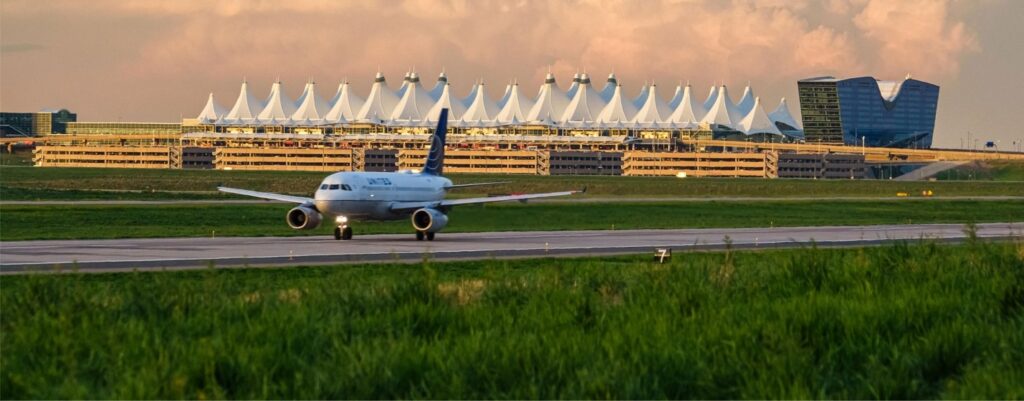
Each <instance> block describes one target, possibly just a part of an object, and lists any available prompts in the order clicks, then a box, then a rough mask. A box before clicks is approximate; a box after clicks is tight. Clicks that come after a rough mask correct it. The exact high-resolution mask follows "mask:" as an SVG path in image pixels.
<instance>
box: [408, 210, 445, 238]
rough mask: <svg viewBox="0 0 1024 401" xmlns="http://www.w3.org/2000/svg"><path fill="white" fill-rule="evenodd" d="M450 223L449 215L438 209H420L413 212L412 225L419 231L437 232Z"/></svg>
mask: <svg viewBox="0 0 1024 401" xmlns="http://www.w3.org/2000/svg"><path fill="white" fill-rule="evenodd" d="M446 225H448V216H447V215H445V214H444V213H441V211H439V210H437V209H420V210H417V211H415V212H413V213H412V227H413V228H415V229H416V230H419V231H424V232H428V233H436V232H439V231H441V230H442V229H444V226H446Z"/></svg>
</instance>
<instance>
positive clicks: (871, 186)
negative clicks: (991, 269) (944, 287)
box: [0, 167, 1024, 200]
mask: <svg viewBox="0 0 1024 401" xmlns="http://www.w3.org/2000/svg"><path fill="white" fill-rule="evenodd" d="M324 176H325V173H319V172H279V171H220V170H142V169H95V168H93V169H89V168H22V167H17V168H15V167H0V199H3V200H36V199H51V200H73V199H230V198H232V197H230V196H227V195H223V194H218V193H216V192H215V191H216V187H217V186H218V185H226V186H233V187H239V188H248V189H254V190H259V191H269V192H279V193H288V194H296V195H309V194H310V193H311V192H312V190H313V189H314V188H315V187H316V186H317V185H318V184H319V183H320V181H321V180H322V179H323V177H324ZM451 178H452V180H453V181H455V182H456V183H471V182H491V181H510V182H509V183H508V184H505V185H497V186H487V187H478V188H471V189H470V188H467V189H463V190H457V191H453V193H452V195H453V196H471V195H474V196H475V195H485V194H488V193H491V194H495V193H512V192H545V191H562V190H566V189H576V188H582V187H587V189H588V191H587V194H586V195H585V196H588V197H779V198H798V197H844V196H846V197H851V196H852V197H881V198H891V197H895V195H896V193H897V192H906V193H908V194H910V195H911V196H917V194H920V193H921V191H922V190H926V189H927V190H932V191H933V192H934V193H935V196H939V197H941V196H991V195H997V196H998V195H1002V196H1006V195H1009V196H1024V186H1022V185H1017V184H1016V183H1001V182H892V181H875V180H857V181H851V180H796V179H790V180H783V179H776V180H765V179H713V178H700V179H692V178H690V179H678V178H674V177H583V176H551V177H545V176H513V175H458V174H455V175H452V176H451Z"/></svg>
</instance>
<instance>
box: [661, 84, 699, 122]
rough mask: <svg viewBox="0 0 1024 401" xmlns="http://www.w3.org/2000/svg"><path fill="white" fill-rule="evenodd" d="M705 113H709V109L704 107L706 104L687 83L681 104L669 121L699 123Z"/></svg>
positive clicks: (677, 106)
mask: <svg viewBox="0 0 1024 401" xmlns="http://www.w3.org/2000/svg"><path fill="white" fill-rule="evenodd" d="M670 106H671V104H670ZM705 114H707V110H705V109H704V105H703V104H702V103H700V102H698V101H697V99H696V98H695V97H694V96H693V91H692V87H691V86H690V84H686V87H685V88H683V94H682V96H681V98H680V100H679V104H677V105H676V108H675V109H674V110H673V111H672V115H671V116H669V118H668V121H669V122H672V123H676V124H684V123H685V124H695V123H699V122H700V120H701V119H702V118H704V115H705Z"/></svg>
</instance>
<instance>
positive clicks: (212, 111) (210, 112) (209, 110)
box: [196, 92, 226, 124]
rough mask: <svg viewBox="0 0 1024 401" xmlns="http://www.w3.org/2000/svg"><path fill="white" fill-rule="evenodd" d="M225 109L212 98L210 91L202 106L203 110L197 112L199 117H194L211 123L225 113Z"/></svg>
mask: <svg viewBox="0 0 1024 401" xmlns="http://www.w3.org/2000/svg"><path fill="white" fill-rule="evenodd" d="M225 114H226V113H225V110H224V108H223V107H221V106H220V105H219V104H217V101H216V100H213V92H210V97H208V98H207V99H206V106H204V107H203V111H201V112H199V117H196V119H198V120H199V121H200V122H203V123H207V124H208V123H212V122H215V121H217V120H219V119H220V118H221V117H223V116H224V115H225Z"/></svg>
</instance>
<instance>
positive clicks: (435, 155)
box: [423, 108, 448, 175]
mask: <svg viewBox="0 0 1024 401" xmlns="http://www.w3.org/2000/svg"><path fill="white" fill-rule="evenodd" d="M447 134H448V109H447V108H444V109H441V115H440V116H438V118H437V128H435V129H434V134H433V135H431V136H430V151H429V152H428V153H427V160H426V161H425V162H424V163H423V174H427V175H441V174H442V172H443V171H444V144H445V136H447Z"/></svg>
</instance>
